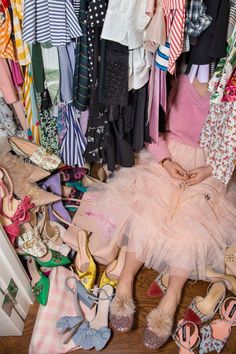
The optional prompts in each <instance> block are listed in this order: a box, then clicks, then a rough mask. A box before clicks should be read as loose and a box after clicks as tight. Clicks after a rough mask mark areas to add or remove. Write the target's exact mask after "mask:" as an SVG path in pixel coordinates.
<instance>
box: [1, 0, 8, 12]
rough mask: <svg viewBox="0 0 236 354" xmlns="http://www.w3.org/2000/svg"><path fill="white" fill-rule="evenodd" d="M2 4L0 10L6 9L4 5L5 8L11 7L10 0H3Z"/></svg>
mask: <svg viewBox="0 0 236 354" xmlns="http://www.w3.org/2000/svg"><path fill="white" fill-rule="evenodd" d="M2 5H3V6H2ZM2 5H0V12H3V11H4V9H3V7H5V8H8V7H10V1H9V0H2Z"/></svg>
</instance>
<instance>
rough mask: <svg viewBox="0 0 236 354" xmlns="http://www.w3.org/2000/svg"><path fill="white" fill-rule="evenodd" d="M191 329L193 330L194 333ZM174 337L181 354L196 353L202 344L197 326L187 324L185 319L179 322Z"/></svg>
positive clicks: (190, 323) (191, 323) (192, 323)
mask: <svg viewBox="0 0 236 354" xmlns="http://www.w3.org/2000/svg"><path fill="white" fill-rule="evenodd" d="M191 329H193V331H192V333H191ZM172 337H173V340H174V341H175V343H176V344H177V346H178V347H179V354H187V353H194V350H195V349H196V348H198V346H199V343H200V337H199V330H198V327H197V325H196V324H195V323H194V322H189V321H188V322H187V321H184V320H183V319H182V320H180V321H179V323H178V325H177V328H176V330H175V332H174V333H173V335H172Z"/></svg>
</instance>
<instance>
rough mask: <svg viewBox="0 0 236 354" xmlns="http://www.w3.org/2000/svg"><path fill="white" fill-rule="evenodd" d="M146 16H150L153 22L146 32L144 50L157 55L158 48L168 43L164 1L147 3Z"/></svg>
mask: <svg viewBox="0 0 236 354" xmlns="http://www.w3.org/2000/svg"><path fill="white" fill-rule="evenodd" d="M154 3H155V4H154ZM154 5H155V6H154ZM146 14H149V16H150V18H151V22H150V23H149V25H148V26H147V28H146V29H145V31H144V37H143V40H144V48H145V49H146V50H148V51H150V52H151V53H155V52H156V50H157V48H158V46H159V45H160V44H165V41H166V24H165V17H164V12H163V1H162V0H155V1H153V0H151V1H147V7H146Z"/></svg>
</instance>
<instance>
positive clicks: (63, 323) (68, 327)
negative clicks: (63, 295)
mask: <svg viewBox="0 0 236 354" xmlns="http://www.w3.org/2000/svg"><path fill="white" fill-rule="evenodd" d="M70 279H73V280H75V281H76V283H75V285H76V286H75V287H73V288H71V287H70V286H69V280H70ZM78 284H79V282H78V280H77V279H76V278H75V277H69V278H67V279H66V289H67V290H68V291H70V292H72V294H73V298H74V306H75V310H76V313H77V316H64V317H62V318H60V320H59V321H58V322H57V324H56V328H58V329H60V331H59V333H58V334H59V335H64V334H66V335H65V337H64V339H63V344H67V343H68V342H69V341H70V340H71V339H72V337H73V336H74V334H75V333H76V331H77V330H78V328H79V326H80V325H81V324H82V322H83V321H84V316H83V313H82V309H81V306H80V303H79V297H78Z"/></svg>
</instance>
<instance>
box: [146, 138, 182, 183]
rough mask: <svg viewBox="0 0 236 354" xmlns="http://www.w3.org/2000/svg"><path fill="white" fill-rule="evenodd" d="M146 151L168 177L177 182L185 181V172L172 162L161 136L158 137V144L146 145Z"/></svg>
mask: <svg viewBox="0 0 236 354" xmlns="http://www.w3.org/2000/svg"><path fill="white" fill-rule="evenodd" d="M148 150H149V151H150V153H151V154H152V155H153V157H154V159H155V160H156V161H157V162H158V163H160V164H161V165H162V167H163V168H164V169H165V170H166V171H167V172H168V174H169V175H170V177H172V178H174V179H178V180H186V178H187V172H186V171H185V170H184V169H183V167H182V166H180V165H179V164H178V163H177V162H175V161H172V158H171V153H170V151H169V148H168V145H167V142H166V140H165V137H164V135H163V134H161V135H160V136H159V140H158V143H152V144H149V145H148Z"/></svg>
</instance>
